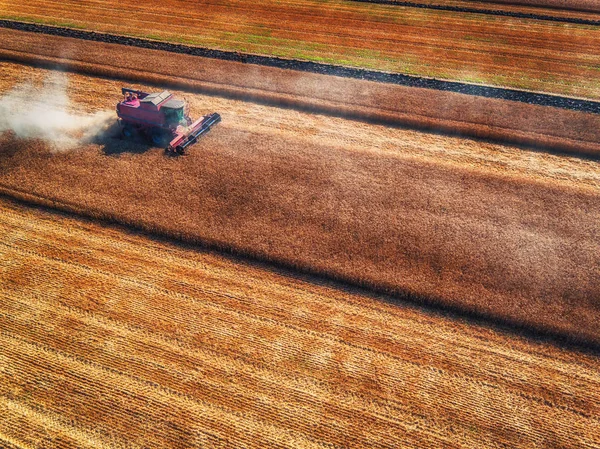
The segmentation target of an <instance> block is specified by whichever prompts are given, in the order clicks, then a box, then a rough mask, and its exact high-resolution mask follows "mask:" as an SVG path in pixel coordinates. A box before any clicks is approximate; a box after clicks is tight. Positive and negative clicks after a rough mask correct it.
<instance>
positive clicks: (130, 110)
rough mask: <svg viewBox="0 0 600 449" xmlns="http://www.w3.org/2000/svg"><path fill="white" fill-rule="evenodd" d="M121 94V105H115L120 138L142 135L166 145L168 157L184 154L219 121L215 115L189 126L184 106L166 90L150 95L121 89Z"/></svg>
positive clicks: (186, 110)
mask: <svg viewBox="0 0 600 449" xmlns="http://www.w3.org/2000/svg"><path fill="white" fill-rule="evenodd" d="M121 92H122V93H123V101H121V102H119V103H118V104H117V115H118V116H119V120H118V121H119V125H120V126H121V132H122V134H123V136H124V137H127V138H130V137H133V136H134V135H135V134H136V133H141V134H144V135H145V136H146V137H147V138H148V140H149V141H150V142H151V143H152V144H153V145H156V146H163V145H167V143H168V146H167V147H166V148H165V151H166V153H167V154H171V155H178V154H184V153H185V150H186V148H187V147H189V146H190V145H193V144H194V143H196V141H197V140H198V138H199V137H200V136H201V135H202V134H204V133H206V132H207V131H208V130H209V129H210V128H211V127H212V126H213V125H216V124H217V123H219V122H220V121H221V116H220V115H219V114H217V113H216V112H215V113H213V114H209V115H205V116H204V117H201V118H199V119H198V120H196V121H195V122H192V120H191V119H190V117H189V115H188V106H187V104H185V102H183V101H182V100H177V99H176V98H175V97H173V95H172V94H171V93H170V92H168V91H166V90H165V91H164V92H162V93H153V94H149V93H146V92H142V91H139V90H133V89H126V88H122V89H121Z"/></svg>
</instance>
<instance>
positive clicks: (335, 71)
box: [0, 20, 600, 114]
mask: <svg viewBox="0 0 600 449" xmlns="http://www.w3.org/2000/svg"><path fill="white" fill-rule="evenodd" d="M0 27H2V28H8V29H14V30H20V31H27V32H33V33H43V34H48V35H53V36H62V37H71V38H76V39H82V40H88V41H95V42H106V43H114V44H121V45H128V46H132V47H139V48H147V49H153V50H161V51H167V52H171V53H180V54H188V55H192V56H201V57H205V58H212V59H222V60H227V61H237V62H243V63H247V64H255V65H262V66H268V67H276V68H281V69H289V70H296V71H301V72H310V73H319V74H325V75H333V76H340V77H345V78H355V79H362V80H368V81H375V82H381V83H389V84H397V85H402V86H409V87H420V88H425V89H432V90H441V91H448V92H456V93H461V94H465V95H472V96H480V97H487V98H497V99H503V100H509V101H517V102H522V103H529V104H535V105H540V106H552V107H557V108H563V109H570V110H574V111H582V112H589V113H594V114H600V102H597V101H591V100H583V99H577V98H570V97H565V96H558V95H550V94H544V93H536V92H529V91H522V90H517V89H506V88H500V87H491V86H483V85H476V84H469V83H463V82H457V81H445V80H440V79H436V78H424V77H418V76H412V75H405V74H401V73H389V72H380V71H375V70H367V69H359V68H353V67H346V66H339V65H332V64H324V63H318V62H310V61H300V60H294V59H285V58H279V57H270V56H261V55H255V54H246V53H240V52H233V51H224V50H213V49H209V48H203V47H196V46H191V45H184V44H176V43H171V42H163V41H154V40H150V39H142V38H138V37H129V36H121V35H115V34H109V33H99V32H94V31H85V30H78V29H72V28H66V27H55V26H49V25H40V24H34V23H26V22H19V21H13V20H0Z"/></svg>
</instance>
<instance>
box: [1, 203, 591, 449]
mask: <svg viewBox="0 0 600 449" xmlns="http://www.w3.org/2000/svg"><path fill="white" fill-rule="evenodd" d="M0 233H1V234H2V235H3V236H4V238H3V239H2V241H1V242H0V260H1V261H2V262H1V263H2V270H1V271H0V329H1V331H0V360H2V369H0V445H1V446H3V447H4V446H9V447H15V448H18V447H42V446H43V447H47V448H55V447H56V448H59V447H90V448H94V449H96V448H114V447H128V448H131V447H170V448H188V447H210V448H218V447H246V448H257V449H258V448H261V449H263V448H269V449H270V448H331V447H346V448H356V449H359V448H360V449H362V448H366V447H369V448H381V449H383V448H390V447H394V448H404V447H406V448H414V447H421V448H427V447H435V448H439V447H453V448H472V447H486V448H488V447H489V448H496V447H512V448H527V449H529V448H531V447H561V448H565V449H571V448H572V449H575V448H578V449H579V448H592V447H596V446H597V445H598V444H600V440H599V439H598V436H599V435H600V427H599V424H598V420H597V419H596V417H597V416H598V414H599V413H600V400H599V397H598V392H600V364H599V362H598V359H597V358H595V357H593V356H588V355H585V354H581V353H577V352H569V351H564V350H560V349H558V348H556V347H553V346H552V345H548V344H542V343H532V342H528V341H525V340H522V339H520V338H516V337H514V336H512V337H511V336H508V335H503V334H502V333H499V332H495V331H492V330H489V329H486V328H482V327H479V326H476V325H472V324H468V323H464V322H461V321H459V320H453V319H448V318H444V317H440V316H436V315H431V314H429V313H426V312H424V311H420V310H413V309H411V308H407V307H403V306H398V305H392V304H386V303H385V302H384V301H382V299H384V298H373V297H370V296H367V295H364V294H361V293H359V292H349V291H347V290H346V291H342V290H339V289H337V288H336V287H335V286H333V285H329V286H327V285H318V284H314V283H311V282H310V280H309V279H305V280H300V279H298V278H295V277H292V276H289V275H285V274H277V273H274V272H272V271H269V270H267V269H265V268H261V267H260V266H256V265H250V264H248V263H244V262H242V261H239V260H236V259H235V258H226V257H223V256H221V255H217V254H211V253H206V252H202V251H198V249H186V248H183V247H181V246H177V245H172V244H167V243H164V242H163V243H161V242H157V241H155V240H152V239H148V238H145V237H141V236H137V235H135V234H131V233H129V232H125V231H124V230H123V229H112V228H110V227H105V226H99V225H97V224H94V223H91V222H86V221H83V222H81V221H77V220H75V219H73V218H67V217H64V216H60V215H56V214H53V213H48V212H44V211H40V210H36V209H29V208H27V207H24V206H23V205H22V204H14V203H10V202H7V201H5V200H0ZM11 444H12V446H11Z"/></svg>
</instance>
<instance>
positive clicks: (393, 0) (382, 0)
mask: <svg viewBox="0 0 600 449" xmlns="http://www.w3.org/2000/svg"><path fill="white" fill-rule="evenodd" d="M351 1H354V2H359V3H375V4H380V5H392V6H401V7H405V8H419V9H433V10H436V11H451V12H464V13H469V14H484V15H488V16H500V17H513V18H517V19H533V20H544V21H549V22H562V23H575V24H578V25H592V26H600V20H591V19H582V18H580V17H559V16H550V15H547V14H534V13H528V12H517V11H503V10H500V9H483V8H467V7H464V6H451V5H436V4H430V3H416V2H405V1H401V0H351Z"/></svg>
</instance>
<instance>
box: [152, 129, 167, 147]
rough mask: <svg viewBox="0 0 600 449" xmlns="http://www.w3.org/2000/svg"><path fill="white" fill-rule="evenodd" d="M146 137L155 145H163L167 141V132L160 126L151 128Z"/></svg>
mask: <svg viewBox="0 0 600 449" xmlns="http://www.w3.org/2000/svg"><path fill="white" fill-rule="evenodd" d="M148 137H149V138H150V142H152V144H153V145H155V146H157V147H164V146H165V145H166V144H167V143H168V136H167V133H165V132H164V131H163V130H162V129H160V128H152V130H150V133H149V135H148Z"/></svg>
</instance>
